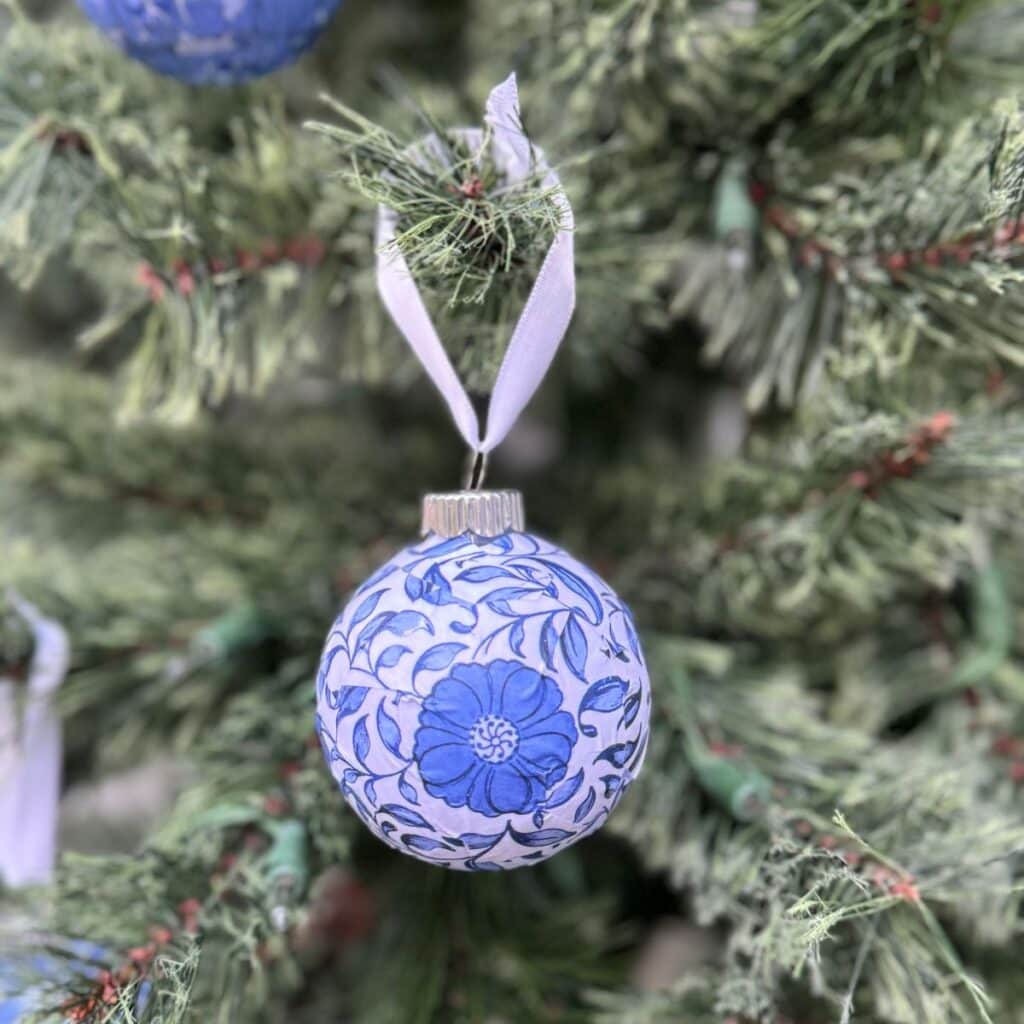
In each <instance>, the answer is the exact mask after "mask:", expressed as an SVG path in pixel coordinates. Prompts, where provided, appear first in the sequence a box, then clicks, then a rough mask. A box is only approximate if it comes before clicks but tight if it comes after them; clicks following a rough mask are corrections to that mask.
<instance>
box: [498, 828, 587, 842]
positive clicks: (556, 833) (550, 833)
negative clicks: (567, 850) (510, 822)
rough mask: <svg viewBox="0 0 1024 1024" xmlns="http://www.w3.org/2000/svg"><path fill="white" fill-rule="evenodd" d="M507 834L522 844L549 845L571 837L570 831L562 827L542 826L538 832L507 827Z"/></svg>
mask: <svg viewBox="0 0 1024 1024" xmlns="http://www.w3.org/2000/svg"><path fill="white" fill-rule="evenodd" d="M508 831H509V835H511V836H512V838H513V839H514V840H515V841H516V842H517V843H519V844H521V845H522V846H550V845H551V844H552V843H560V842H561V841H562V840H563V839H569V838H571V837H572V834H573V833H572V832H566V830H565V829H564V828H543V829H541V830H540V831H539V832H517V831H516V830H515V829H514V828H509V830H508Z"/></svg>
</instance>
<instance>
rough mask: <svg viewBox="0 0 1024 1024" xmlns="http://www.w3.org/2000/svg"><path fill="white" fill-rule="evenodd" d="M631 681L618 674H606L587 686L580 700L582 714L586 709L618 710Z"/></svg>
mask: <svg viewBox="0 0 1024 1024" xmlns="http://www.w3.org/2000/svg"><path fill="white" fill-rule="evenodd" d="M628 690H629V683H627V682H626V680H625V679H620V678H619V677H618V676H606V677H605V678H604V679H599V680H598V681H597V682H596V683H594V684H593V685H591V686H589V687H588V688H587V692H586V693H585V694H584V695H583V700H581V701H580V714H581V715H582V714H583V712H584V711H617V710H618V709H619V708H621V707H622V702H623V701H624V700H625V699H626V693H627V691H628Z"/></svg>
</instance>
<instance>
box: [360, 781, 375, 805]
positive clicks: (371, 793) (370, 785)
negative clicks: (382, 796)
mask: <svg viewBox="0 0 1024 1024" xmlns="http://www.w3.org/2000/svg"><path fill="white" fill-rule="evenodd" d="M363 796H365V797H366V799H367V800H369V801H370V803H371V804H373V806H374V807H376V806H377V780H376V779H367V781H366V785H365V786H363Z"/></svg>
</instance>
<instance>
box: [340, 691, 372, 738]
mask: <svg viewBox="0 0 1024 1024" xmlns="http://www.w3.org/2000/svg"><path fill="white" fill-rule="evenodd" d="M369 692H370V689H369V687H367V686H342V687H341V688H340V689H339V690H338V705H337V707H338V716H337V718H335V720H334V726H335V728H337V726H338V723H339V722H340V721H341V720H342V719H343V718H348V716H349V715H354V714H355V713H356V712H357V711H358V710H359V709H360V708H361V707H362V706H363V701H364V700H366V695H367V694H368V693H369Z"/></svg>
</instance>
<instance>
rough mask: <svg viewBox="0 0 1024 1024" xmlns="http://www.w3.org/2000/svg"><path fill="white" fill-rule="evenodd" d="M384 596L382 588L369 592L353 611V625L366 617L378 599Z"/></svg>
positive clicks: (371, 611)
mask: <svg viewBox="0 0 1024 1024" xmlns="http://www.w3.org/2000/svg"><path fill="white" fill-rule="evenodd" d="M383 596H384V591H383V590H378V591H377V592H376V593H375V594H371V595H370V596H369V597H368V598H366V600H365V601H363V603H362V604H361V605H360V606H359V607H358V608H357V609H356V610H355V612H353V614H352V623H351V625H353V626H358V625H359V623H360V622H362V621H363V620H364V619H368V618H369V617H370V615H371V614H372V613H373V610H374V609H375V608H376V607H377V605H378V603H379V602H380V599H381V598H382V597H383Z"/></svg>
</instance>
